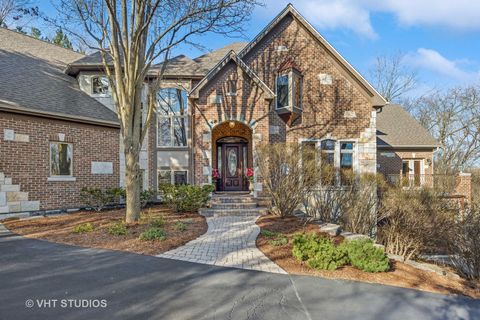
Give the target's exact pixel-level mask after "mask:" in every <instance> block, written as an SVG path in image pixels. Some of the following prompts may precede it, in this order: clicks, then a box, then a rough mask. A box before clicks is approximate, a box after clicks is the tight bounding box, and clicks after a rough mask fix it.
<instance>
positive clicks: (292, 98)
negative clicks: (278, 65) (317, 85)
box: [276, 69, 302, 109]
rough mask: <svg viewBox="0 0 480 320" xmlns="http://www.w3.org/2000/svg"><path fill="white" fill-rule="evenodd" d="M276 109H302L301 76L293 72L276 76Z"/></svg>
mask: <svg viewBox="0 0 480 320" xmlns="http://www.w3.org/2000/svg"><path fill="white" fill-rule="evenodd" d="M276 86H277V109H281V108H297V109H301V108H302V76H301V75H300V74H299V73H298V72H297V71H295V70H293V69H292V70H290V71H289V72H288V73H285V74H281V75H279V76H277V83H276Z"/></svg>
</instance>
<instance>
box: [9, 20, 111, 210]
mask: <svg viewBox="0 0 480 320" xmlns="http://www.w3.org/2000/svg"><path fill="white" fill-rule="evenodd" d="M82 56H83V55H82V54H78V53H76V52H73V51H71V50H67V49H63V48H61V47H58V46H56V45H53V44H50V43H47V42H44V41H39V40H36V39H33V38H31V37H29V36H25V35H23V34H20V33H17V32H14V31H10V30H7V29H3V28H0V70H1V72H0V213H8V212H19V211H37V210H48V209H56V208H75V207H78V206H79V204H80V203H81V200H80V197H79V193H80V190H81V188H82V187H99V188H107V187H114V186H118V183H119V156H118V154H119V128H118V127H119V126H118V123H117V117H116V115H115V113H114V112H112V111H111V110H109V109H108V108H106V107H105V106H104V105H103V104H101V103H99V102H98V101H97V100H95V99H93V98H91V97H90V96H89V95H86V94H85V93H83V92H82V91H81V90H80V88H79V85H78V82H77V80H76V79H75V78H72V77H70V76H68V75H66V74H65V73H64V72H63V71H64V69H65V67H66V66H67V64H68V63H70V62H72V61H75V60H78V59H79V58H81V57H82Z"/></svg>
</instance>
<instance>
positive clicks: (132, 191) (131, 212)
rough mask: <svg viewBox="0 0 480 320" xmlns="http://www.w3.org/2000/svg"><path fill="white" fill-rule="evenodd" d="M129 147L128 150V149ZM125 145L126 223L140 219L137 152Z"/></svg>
mask: <svg viewBox="0 0 480 320" xmlns="http://www.w3.org/2000/svg"><path fill="white" fill-rule="evenodd" d="M129 149H130V150H129ZM131 149H132V148H127V147H125V171H126V177H125V179H126V180H125V191H126V195H127V210H126V215H125V222H126V223H133V222H137V221H138V220H139V219H140V165H139V154H138V152H134V151H131Z"/></svg>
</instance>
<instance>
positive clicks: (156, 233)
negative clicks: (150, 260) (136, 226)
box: [139, 228, 167, 241]
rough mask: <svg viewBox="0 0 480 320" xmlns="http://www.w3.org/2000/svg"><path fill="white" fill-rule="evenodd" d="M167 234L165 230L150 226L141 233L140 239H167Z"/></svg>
mask: <svg viewBox="0 0 480 320" xmlns="http://www.w3.org/2000/svg"><path fill="white" fill-rule="evenodd" d="M166 237H167V235H166V234H165V231H164V230H163V229H160V228H149V229H147V230H145V231H144V232H142V233H141V234H140V237H139V239H140V240H161V241H163V240H165V238H166Z"/></svg>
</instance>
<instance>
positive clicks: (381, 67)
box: [370, 53, 418, 102]
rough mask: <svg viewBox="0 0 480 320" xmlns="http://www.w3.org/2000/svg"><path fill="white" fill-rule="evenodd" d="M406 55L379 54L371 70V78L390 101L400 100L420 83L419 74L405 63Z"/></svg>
mask: <svg viewBox="0 0 480 320" xmlns="http://www.w3.org/2000/svg"><path fill="white" fill-rule="evenodd" d="M404 57H405V55H404V54H402V53H397V54H393V55H384V56H379V57H377V58H376V60H375V65H374V66H373V68H372V69H371V70H370V78H371V80H372V82H373V85H374V86H375V88H376V89H377V90H378V92H379V93H380V94H381V95H382V96H383V97H384V98H385V99H386V100H387V101H390V102H399V101H400V100H402V99H403V98H404V96H405V94H406V93H408V92H410V91H412V90H413V89H414V88H415V87H416V85H417V84H418V75H417V72H416V71H414V70H411V69H409V68H408V67H406V66H405V65H404V64H403V60H404Z"/></svg>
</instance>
